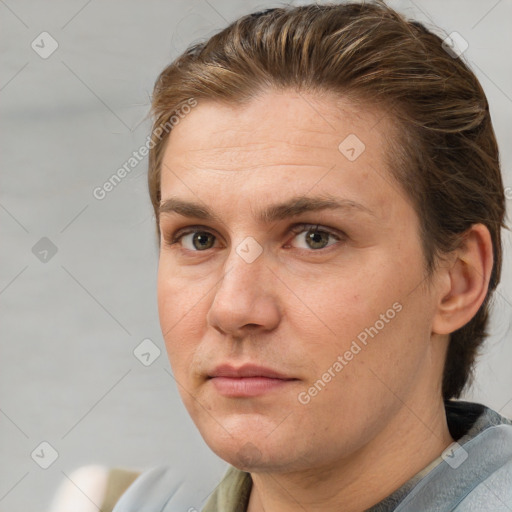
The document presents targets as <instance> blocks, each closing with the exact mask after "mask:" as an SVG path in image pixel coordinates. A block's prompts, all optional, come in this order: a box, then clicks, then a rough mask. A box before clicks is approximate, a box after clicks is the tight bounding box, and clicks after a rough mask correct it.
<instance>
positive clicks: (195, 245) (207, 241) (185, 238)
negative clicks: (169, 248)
mask: <svg viewBox="0 0 512 512" xmlns="http://www.w3.org/2000/svg"><path fill="white" fill-rule="evenodd" d="M214 241H215V235H213V234H212V233H210V232H209V231H202V230H200V229H198V228H195V229H194V228H189V229H188V230H186V231H181V232H178V233H177V234H176V235H174V237H173V238H172V239H171V241H170V242H169V245H174V244H178V243H179V244H180V245H181V246H182V247H183V248H184V249H187V250H189V251H195V252H201V251H203V250H207V249H211V248H212V247H213V245H214Z"/></svg>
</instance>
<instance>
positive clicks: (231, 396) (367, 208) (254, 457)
mask: <svg viewBox="0 0 512 512" xmlns="http://www.w3.org/2000/svg"><path fill="white" fill-rule="evenodd" d="M389 130H390V126H389V125H388V122H387V121H386V119H383V118H382V114H381V113H380V112H377V111H376V110H374V111H370V110H361V108H359V109H358V108H356V106H355V105H353V104H350V103H348V102H347V101H346V102H344V101H343V100H340V99H339V98H337V99H336V98H334V97H330V96H322V98H320V97H318V96H316V97H315V96H312V95H306V94H303V93H301V94H300V95H299V94H298V93H295V92H291V91H290V92H266V93H265V94H262V95H260V96H259V97H258V98H256V99H253V100H251V103H249V104H247V105H246V106H244V107H235V106H226V105H223V104H220V103H215V102H200V103H199V104H198V106H197V107H195V108H194V109H193V110H192V111H191V112H190V113H189V114H188V115H187V117H185V118H184V119H183V120H182V121H180V123H179V124H178V125H177V126H175V128H174V129H173V131H172V134H171V136H170V138H169V141H168V146H167V147H166V151H165V155H164V159H163V166H162V176H161V190H162V212H161V215H160V228H161V234H162V236H161V249H160V259H159V270H158V306H159V315H160V323H161V328H162V332H163V335H164V339H165V343H166V347H167V351H168V356H169V361H170V363H171V367H172V370H173V373H174V376H175V378H176V381H177V382H178V388H179V391H180V394H181V397H182V399H183V402H184V404H185V406H186V408H187V410H188V412H189V413H190V415H191V417H192V419H193V421H194V422H195V424H196V425H197V427H198V429H199V431H200V433H201V435H202V436H203V438H204V439H205V441H206V442H207V444H208V445H209V446H210V448H211V449H212V450H213V451H214V452H215V453H217V454H218V455H219V456H220V457H222V458H223V459H225V460H226V461H228V462H229V463H231V464H233V465H235V466H237V467H239V468H242V469H246V470H260V471H272V470H273V471H298V470H301V469H305V468H315V467H317V468H318V467H321V466H322V465H328V464H331V463H333V464H334V463H335V462H336V461H338V460H340V459H342V458H343V457H349V456H350V455H351V454H352V453H354V452H355V451H356V450H359V449H362V448H363V447H364V446H365V445H367V444H368V443H369V442H371V441H372V440H373V439H375V438H376V437H377V436H379V435H381V434H382V432H383V430H385V427H386V425H390V424H391V423H392V422H393V418H396V417H397V414H398V411H399V409H400V408H401V407H403V404H404V403H407V402H408V401H409V400H412V399H413V397H414V399H415V400H417V399H418V397H420V399H422V398H424V397H422V396H421V395H422V393H423V394H425V393H428V392H430V391H427V390H426V388H425V389H423V388H422V387H421V386H422V383H423V382H424V381H426V380H427V379H426V378H425V379H424V378H423V376H426V375H427V374H428V378H429V379H430V378H431V377H432V375H433V372H439V373H440V372H441V370H440V368H437V367H435V368H433V365H434V363H432V364H430V363H427V362H426V361H432V360H433V358H432V357H431V354H430V350H431V348H430V345H431V343H430V334H431V321H432V316H433V314H434V307H435V297H434V294H433V293H432V292H431V291H429V290H430V289H427V288H426V287H425V286H423V285H424V282H425V281H424V277H425V274H424V256H423V254H422V250H421V244H420V239H419V224H418V218H417V215H416V214H415V212H414V210H413V207H412V205H411V204H410V202H409V200H408V199H407V197H406V196H405V195H404V193H403V192H402V190H401V189H400V187H399V186H398V184H397V183H396V182H395V181H394V180H393V178H392V177H391V175H390V173H389V171H388V169H387V164H386V162H387V158H386V150H387V148H386V135H387V134H388V133H389ZM363 144H364V146H363ZM320 200H322V201H324V203H321V201H320ZM315 201H316V202H315ZM326 201H329V203H327V202H326ZM180 202H187V203H195V204H196V206H199V207H200V208H199V209H197V208H195V209H194V208H192V207H186V208H184V207H183V204H182V203H180ZM335 203H337V206H335ZM282 205H286V206H282ZM207 213H209V214H210V215H209V216H208V215H206V214H207ZM264 214H265V215H264ZM221 365H228V366H229V367H231V370H239V369H243V368H244V367H245V369H246V370H247V372H246V374H245V377H240V376H238V378H237V377H236V376H233V374H231V376H229V374H227V373H226V372H222V369H219V366H221ZM248 365H257V366H258V367H260V368H259V369H257V368H252V373H251V372H249V370H251V368H250V367H249V366H248ZM434 366H435V365H434ZM262 368H263V369H262ZM270 371H273V372H275V374H274V375H272V374H271V373H270ZM276 376H278V377H280V378H275V377H276ZM430 382H431V381H430ZM430 386H431V384H430ZM431 387H432V386H431Z"/></svg>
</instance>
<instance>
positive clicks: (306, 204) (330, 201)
mask: <svg viewBox="0 0 512 512" xmlns="http://www.w3.org/2000/svg"><path fill="white" fill-rule="evenodd" d="M322 210H348V211H356V212H361V213H366V214H369V215H372V216H374V217H376V215H375V214H374V212H372V211H371V210H370V209H369V208H368V207H366V206H364V205H363V204H361V203H357V202H355V201H352V200H349V199H341V198H337V197H334V196H331V195H329V194H326V195H323V196H314V197H310V196H295V197H292V198H290V199H288V200H287V201H285V202H283V203H279V204H273V205H270V206H268V207H267V208H265V209H264V210H261V211H260V212H259V213H258V215H257V220H258V221H259V222H260V223H261V224H271V223H272V222H276V221H279V220H285V219H288V218H291V217H296V216H298V215H301V214H303V213H307V212H316V211H322ZM172 213H175V214H178V215H181V216H183V217H191V218H192V217H194V218H198V219H202V220H209V221H217V222H219V223H221V224H223V222H222V220H221V219H220V218H219V217H218V216H217V215H216V214H214V213H213V212H212V211H211V210H210V209H209V208H208V207H207V206H203V205H201V204H199V203H195V202H190V201H184V200H182V199H179V198H177V197H170V198H168V199H165V200H163V201H162V202H161V204H160V207H159V214H164V215H165V214H172Z"/></svg>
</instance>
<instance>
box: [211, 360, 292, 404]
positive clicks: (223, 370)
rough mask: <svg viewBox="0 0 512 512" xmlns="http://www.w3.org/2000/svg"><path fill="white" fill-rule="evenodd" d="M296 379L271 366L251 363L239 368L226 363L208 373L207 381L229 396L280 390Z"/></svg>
mask: <svg viewBox="0 0 512 512" xmlns="http://www.w3.org/2000/svg"><path fill="white" fill-rule="evenodd" d="M298 380H299V379H296V378H295V377H288V376H286V375H284V374H282V373H280V372H278V371H276V370H273V369H271V368H265V367H263V366H257V365H252V364H251V365H244V366H242V367H239V368H235V367H233V366H231V365H226V364H225V365H220V366H217V367H216V368H215V369H214V370H213V371H212V372H211V374H209V375H208V381H209V382H211V383H212V385H213V386H214V387H215V389H216V391H217V392H218V393H219V394H221V395H223V396H226V397H231V398H235V397H239V398H241V397H251V396H258V395H262V394H265V393H269V392H271V391H277V390H282V389H283V388H284V387H286V386H289V385H290V384H291V383H293V382H296V381H298Z"/></svg>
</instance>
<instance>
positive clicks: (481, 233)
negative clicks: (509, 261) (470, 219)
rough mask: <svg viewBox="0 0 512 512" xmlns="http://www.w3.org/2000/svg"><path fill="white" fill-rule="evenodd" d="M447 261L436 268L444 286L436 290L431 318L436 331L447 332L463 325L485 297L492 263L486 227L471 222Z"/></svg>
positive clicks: (437, 332) (439, 332)
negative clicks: (459, 244) (437, 295)
mask: <svg viewBox="0 0 512 512" xmlns="http://www.w3.org/2000/svg"><path fill="white" fill-rule="evenodd" d="M449 261H450V264H449V265H448V266H447V267H443V268H442V270H441V269H440V272H441V273H443V274H444V275H443V276H442V279H441V281H442V282H443V283H445V286H444V287H443V289H442V290H440V295H439V301H438V304H437V312H436V314H435V316H434V319H433V322H432V331H433V333H436V334H450V333H452V332H454V331H456V330H457V329H460V328H461V327H463V326H464V325H466V324H467V323H468V322H469V321H470V320H471V319H472V318H473V317H474V316H475V315H476V313H477V311H478V309H479V308H480V306H481V305H482V302H483V301H484V299H485V296H486V294H487V289H488V287H489V280H490V278H491V271H492V265H493V254H492V240H491V235H490V233H489V230H488V229H487V227H486V226H484V225H483V224H474V225H473V226H471V228H470V229H469V230H468V231H467V232H466V234H465V236H464V239H463V243H462V244H461V247H459V248H458V249H456V250H455V251H454V253H453V257H452V258H451V259H450V260H449ZM441 281H440V282H441Z"/></svg>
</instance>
